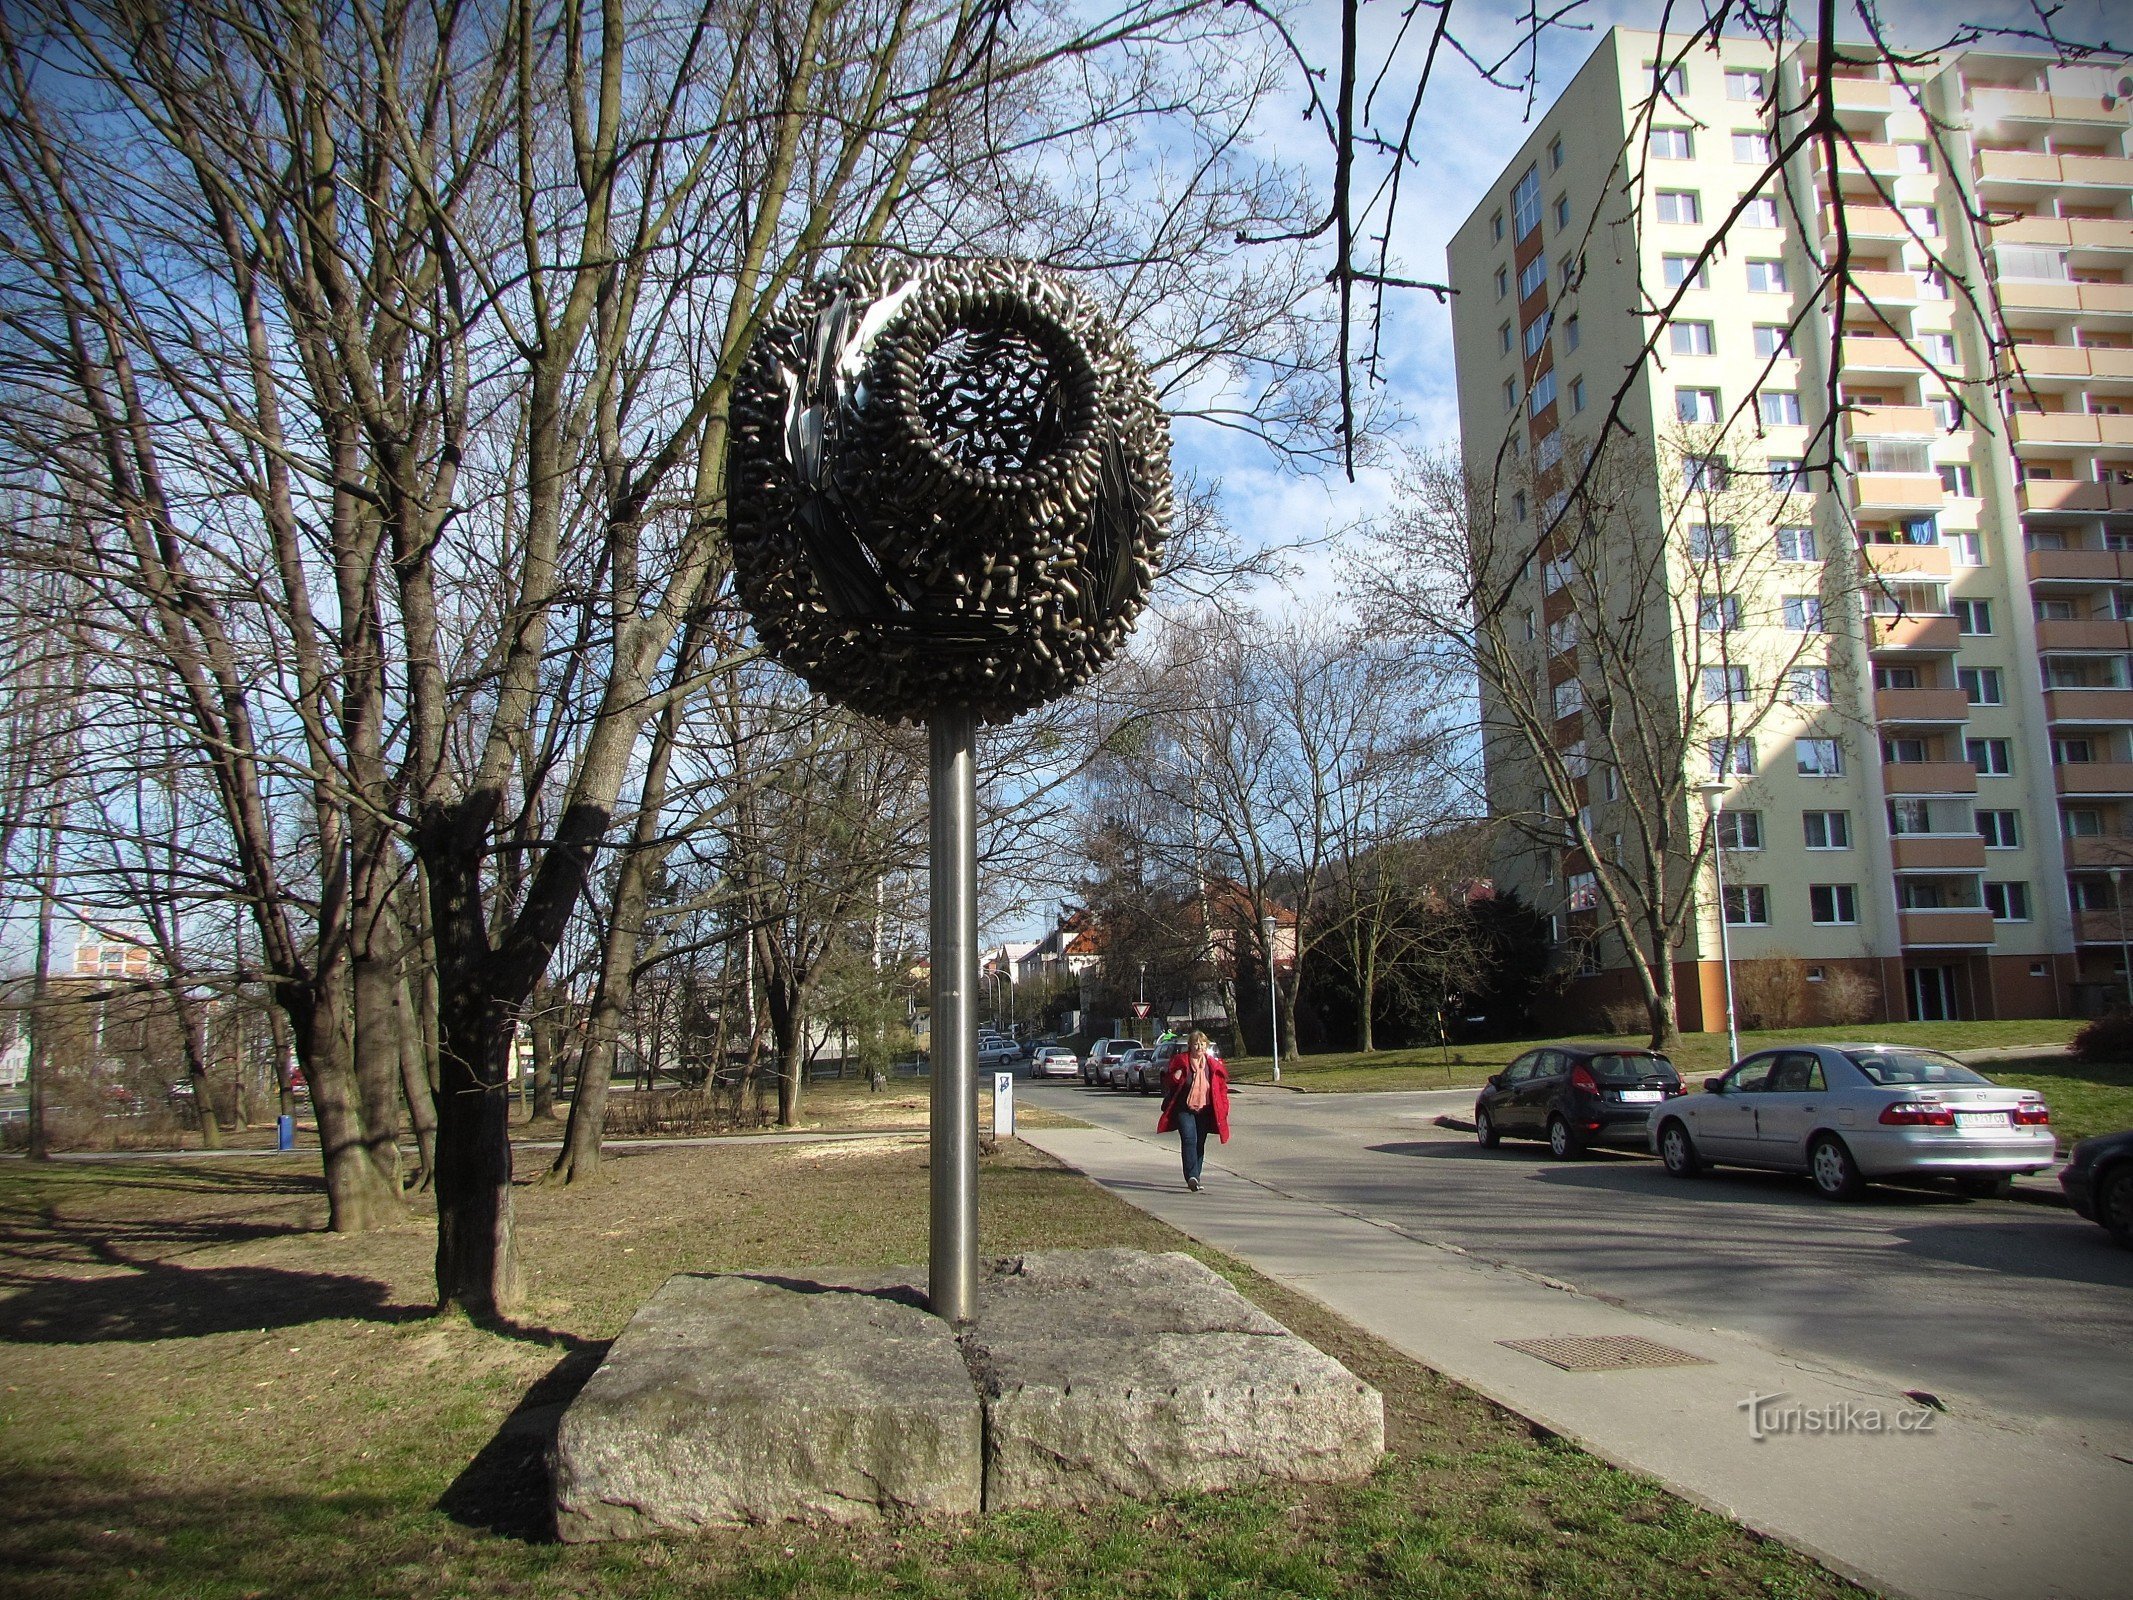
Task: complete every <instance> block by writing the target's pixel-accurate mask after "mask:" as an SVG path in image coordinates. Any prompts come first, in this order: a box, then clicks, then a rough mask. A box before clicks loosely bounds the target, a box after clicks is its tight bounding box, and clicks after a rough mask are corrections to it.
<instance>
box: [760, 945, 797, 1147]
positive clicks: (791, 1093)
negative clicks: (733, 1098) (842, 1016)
mask: <svg viewBox="0 0 2133 1600" xmlns="http://www.w3.org/2000/svg"><path fill="white" fill-rule="evenodd" d="M763 988H764V998H765V999H766V1000H767V1001H768V1002H769V1006H768V1009H769V1011H770V1028H771V1036H772V1038H773V1039H775V1040H776V1042H777V1060H778V1126H779V1127H781V1128H793V1127H798V1126H799V1122H800V1088H801V1075H802V1073H804V1072H805V1070H806V1060H807V1001H808V992H807V985H805V984H799V983H794V982H792V981H791V980H790V979H789V978H788V977H786V976H785V975H784V974H783V973H779V972H773V973H772V974H771V975H770V980H769V982H767V983H766V984H764V986H763Z"/></svg>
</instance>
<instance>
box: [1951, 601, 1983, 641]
mask: <svg viewBox="0 0 2133 1600" xmlns="http://www.w3.org/2000/svg"><path fill="white" fill-rule="evenodd" d="M1948 610H1949V611H1950V612H1951V613H1953V614H1954V617H1955V631H1956V632H1957V633H1972V634H1985V633H1990V632H1992V602H1991V601H1990V600H1951V601H1949V602H1948Z"/></svg>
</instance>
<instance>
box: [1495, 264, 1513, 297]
mask: <svg viewBox="0 0 2133 1600" xmlns="http://www.w3.org/2000/svg"><path fill="white" fill-rule="evenodd" d="M1510 292H1511V269H1510V268H1509V267H1498V268H1497V269H1496V298H1497V299H1499V300H1501V299H1502V298H1503V297H1504V296H1505V295H1507V294H1509V293H1510Z"/></svg>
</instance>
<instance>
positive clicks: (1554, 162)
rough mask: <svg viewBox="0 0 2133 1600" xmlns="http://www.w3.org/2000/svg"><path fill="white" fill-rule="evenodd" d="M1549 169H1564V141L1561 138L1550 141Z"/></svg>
mask: <svg viewBox="0 0 2133 1600" xmlns="http://www.w3.org/2000/svg"><path fill="white" fill-rule="evenodd" d="M1548 170H1549V171H1550V172H1560V171H1562V170H1563V141H1562V140H1561V139H1560V138H1556V139H1550V140H1549V141H1548Z"/></svg>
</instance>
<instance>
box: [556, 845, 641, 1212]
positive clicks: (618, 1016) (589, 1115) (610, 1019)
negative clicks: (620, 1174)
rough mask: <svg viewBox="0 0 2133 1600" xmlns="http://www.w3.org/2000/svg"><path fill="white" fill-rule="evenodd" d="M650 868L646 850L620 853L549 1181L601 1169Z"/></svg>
mask: <svg viewBox="0 0 2133 1600" xmlns="http://www.w3.org/2000/svg"><path fill="white" fill-rule="evenodd" d="M650 892H651V873H650V869H649V866H648V864H647V859H646V855H645V852H643V851H637V850H633V851H631V852H630V853H629V854H627V855H625V856H624V857H623V858H622V866H621V870H620V871H619V872H618V873H617V874H616V880H615V906H614V911H613V913H612V915H611V917H610V919H609V921H608V925H607V940H606V943H605V944H604V945H603V946H602V947H601V950H600V983H599V986H598V987H597V988H596V989H595V990H594V991H593V1003H592V1011H591V1013H590V1014H589V1015H588V1016H587V1017H586V1019H585V1049H584V1051H583V1053H582V1054H581V1055H580V1056H579V1058H578V1087H577V1091H576V1092H575V1093H574V1094H572V1095H571V1097H570V1122H569V1124H568V1126H566V1127H565V1128H564V1130H563V1148H562V1149H561V1150H559V1151H557V1152H556V1158H555V1164H554V1165H553V1166H552V1167H550V1168H549V1169H548V1174H547V1177H546V1178H545V1179H544V1180H543V1181H545V1182H548V1183H577V1182H579V1181H581V1180H583V1179H586V1178H590V1177H591V1176H592V1175H593V1174H594V1173H595V1172H597V1171H598V1170H599V1168H600V1140H601V1137H602V1135H603V1134H604V1133H605V1132H606V1129H607V1091H608V1086H609V1085H610V1084H611V1083H612V1082H613V1081H614V1074H615V1045H616V1042H617V1041H618V1040H619V1039H620V1038H621V1037H622V1019H623V1017H624V1016H625V1015H626V1014H627V1013H628V1011H629V1008H630V1003H631V1001H632V999H633V998H634V997H635V995H636V990H637V953H638V949H639V946H640V944H641V942H642V938H643V929H644V913H645V906H646V904H647V903H648V900H649V898H650Z"/></svg>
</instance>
